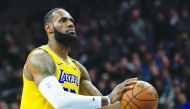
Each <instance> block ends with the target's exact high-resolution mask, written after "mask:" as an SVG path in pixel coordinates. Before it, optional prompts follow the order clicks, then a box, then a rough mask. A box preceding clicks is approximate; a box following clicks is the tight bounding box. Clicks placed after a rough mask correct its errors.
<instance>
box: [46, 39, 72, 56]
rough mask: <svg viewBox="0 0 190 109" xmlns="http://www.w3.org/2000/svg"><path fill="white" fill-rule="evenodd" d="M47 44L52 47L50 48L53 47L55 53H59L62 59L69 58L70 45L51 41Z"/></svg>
mask: <svg viewBox="0 0 190 109" xmlns="http://www.w3.org/2000/svg"><path fill="white" fill-rule="evenodd" d="M47 45H48V46H49V47H50V49H51V50H52V51H53V52H54V53H55V54H57V55H58V56H59V57H60V58H62V59H64V60H66V59H67V56H68V52H69V48H70V46H68V45H63V44H60V43H51V42H48V44H47Z"/></svg>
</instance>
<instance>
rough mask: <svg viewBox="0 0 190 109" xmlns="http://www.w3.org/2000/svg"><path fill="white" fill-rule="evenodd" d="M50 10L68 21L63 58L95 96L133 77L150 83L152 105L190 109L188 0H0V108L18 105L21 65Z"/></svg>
mask: <svg viewBox="0 0 190 109" xmlns="http://www.w3.org/2000/svg"><path fill="white" fill-rule="evenodd" d="M57 7H61V8H64V9H66V10H67V11H68V12H69V13H70V14H71V15H72V16H73V18H74V19H75V26H76V29H77V34H78V36H79V40H78V41H77V42H76V43H75V44H73V46H72V49H71V52H70V56H71V57H73V58H74V59H76V60H78V61H79V62H80V63H82V64H83V65H84V66H85V67H86V68H87V70H88V71H89V74H90V76H91V79H92V82H93V84H94V85H95V86H96V87H97V88H98V89H99V90H100V91H101V92H102V94H104V95H107V94H109V93H110V92H111V90H112V89H113V88H114V87H115V85H116V84H118V83H120V82H121V81H123V80H125V79H127V78H131V77H138V78H139V79H140V80H144V81H147V82H149V83H151V84H152V85H153V86H154V87H155V88H156V90H157V92H158V94H159V107H158V109H190V94H189V92H190V84H189V82H188V81H189V80H190V66H189V64H190V37H189V33H190V16H189V14H190V13H189V11H190V10H189V9H190V8H189V7H190V1H189V0H6V1H1V3H0V109H7V108H8V109H19V105H20V99H21V92H22V68H23V65H24V62H25V60H26V58H27V55H28V54H29V52H30V51H31V50H32V49H33V48H35V47H38V46H40V45H42V44H46V43H47V36H46V33H45V31H44V28H43V18H44V16H45V14H46V13H47V12H48V11H49V10H51V9H53V8H57Z"/></svg>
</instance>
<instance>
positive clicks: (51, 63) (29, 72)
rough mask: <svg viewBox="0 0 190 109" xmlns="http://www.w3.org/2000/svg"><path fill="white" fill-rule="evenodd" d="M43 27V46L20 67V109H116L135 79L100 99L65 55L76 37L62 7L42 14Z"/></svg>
mask: <svg viewBox="0 0 190 109" xmlns="http://www.w3.org/2000/svg"><path fill="white" fill-rule="evenodd" d="M44 28H45V30H46V32H47V36H48V43H47V45H42V46H40V47H38V48H35V49H34V50H33V51H31V53H30V54H29V56H28V58H27V60H26V63H25V65H24V68H23V81H24V86H23V92H22V100H21V107H20V109H96V108H101V109H120V106H119V103H118V102H117V101H119V100H120V99H121V96H122V93H123V92H124V91H127V90H131V89H132V87H131V85H132V84H135V83H136V81H137V79H136V78H132V79H129V80H126V81H124V82H122V83H120V84H119V85H117V86H116V87H115V88H114V90H113V91H112V92H111V93H110V94H109V95H107V96H103V95H102V94H101V93H100V92H99V91H98V90H97V88H96V87H94V86H93V84H92V83H91V80H90V77H89V74H88V72H87V70H86V69H85V68H84V66H83V65H81V64H80V63H79V62H77V61H76V60H74V59H72V58H71V57H69V56H68V52H69V49H70V45H71V44H72V43H73V42H74V41H76V40H77V38H78V36H77V35H76V32H75V26H74V24H73V18H72V17H71V15H70V14H69V13H68V12H67V11H66V10H64V9H62V8H55V9H52V10H51V11H49V12H48V13H47V14H46V15H45V18H44Z"/></svg>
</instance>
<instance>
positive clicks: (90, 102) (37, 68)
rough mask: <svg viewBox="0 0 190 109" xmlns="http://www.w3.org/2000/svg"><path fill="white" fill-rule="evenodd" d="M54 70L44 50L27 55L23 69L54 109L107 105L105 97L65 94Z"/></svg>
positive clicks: (91, 107)
mask: <svg viewBox="0 0 190 109" xmlns="http://www.w3.org/2000/svg"><path fill="white" fill-rule="evenodd" d="M55 68H56V67H55V63H54V60H53V59H52V57H51V56H50V55H49V54H48V53H46V52H45V51H44V50H36V51H34V52H33V53H31V54H30V55H29V57H28V59H27V61H26V66H25V69H24V70H25V71H26V72H28V73H30V74H31V75H32V77H33V80H34V81H35V83H36V85H37V87H38V89H39V91H40V92H41V93H42V95H43V96H44V97H45V98H46V99H47V101H48V102H49V103H50V104H51V105H52V106H53V107H54V108H56V109H94V108H100V107H102V106H105V105H107V104H108V102H107V98H106V97H100V96H82V95H76V94H72V93H69V92H65V91H64V90H63V87H62V86H61V84H60V83H59V82H58V80H57V79H56V77H55V76H54V73H53V72H55ZM36 99H37V98H36ZM72 104H74V105H72ZM81 104H82V105H81Z"/></svg>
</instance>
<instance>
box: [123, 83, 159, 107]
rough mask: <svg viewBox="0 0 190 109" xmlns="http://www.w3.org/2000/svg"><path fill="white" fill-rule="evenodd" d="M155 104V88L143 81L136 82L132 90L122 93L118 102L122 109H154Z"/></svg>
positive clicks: (156, 98) (156, 99) (156, 102)
mask: <svg viewBox="0 0 190 109" xmlns="http://www.w3.org/2000/svg"><path fill="white" fill-rule="evenodd" d="M157 104H158V94H157V92H156V90H155V88H154V87H153V86H152V85H151V84H149V83H147V82H145V81H137V83H136V84H134V85H133V89H132V90H129V91H126V92H124V93H123V95H122V98H121V100H120V106H121V108H122V109H156V108H157Z"/></svg>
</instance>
